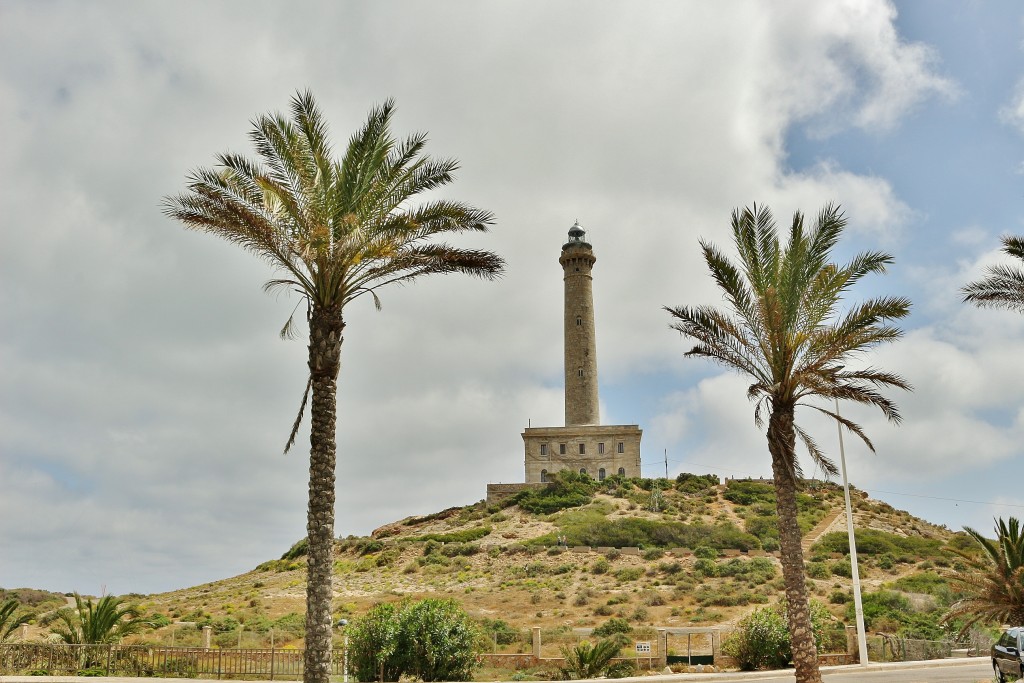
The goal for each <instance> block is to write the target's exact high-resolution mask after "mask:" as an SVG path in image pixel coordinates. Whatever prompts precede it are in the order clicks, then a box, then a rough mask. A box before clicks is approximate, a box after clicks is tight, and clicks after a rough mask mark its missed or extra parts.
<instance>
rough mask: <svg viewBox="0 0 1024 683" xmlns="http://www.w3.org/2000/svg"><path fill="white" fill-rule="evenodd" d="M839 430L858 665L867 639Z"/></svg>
mask: <svg viewBox="0 0 1024 683" xmlns="http://www.w3.org/2000/svg"><path fill="white" fill-rule="evenodd" d="M834 400H835V402H836V415H838V414H839V399H838V398H837V399H834ZM836 428H837V429H838V430H839V461H840V463H842V466H843V496H844V497H845V499H846V534H847V536H848V537H849V539H850V569H851V574H852V575H853V607H854V610H855V611H856V614H857V646H858V649H859V652H860V665H861V666H867V664H868V640H867V635H866V634H865V633H864V605H863V603H861V600H860V572H859V571H857V540H856V538H855V537H854V535H853V506H852V505H850V482H849V480H848V479H847V478H846V449H845V448H843V425H842V424H841V423H839V422H836Z"/></svg>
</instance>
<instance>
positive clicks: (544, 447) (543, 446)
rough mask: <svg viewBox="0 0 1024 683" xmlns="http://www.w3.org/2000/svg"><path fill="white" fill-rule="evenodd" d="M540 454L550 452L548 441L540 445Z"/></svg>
mask: <svg viewBox="0 0 1024 683" xmlns="http://www.w3.org/2000/svg"><path fill="white" fill-rule="evenodd" d="M540 454H541V455H547V454H548V445H547V444H546V443H542V444H541V445H540Z"/></svg>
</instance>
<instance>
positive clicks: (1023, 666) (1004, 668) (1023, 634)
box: [992, 627, 1024, 683]
mask: <svg viewBox="0 0 1024 683" xmlns="http://www.w3.org/2000/svg"><path fill="white" fill-rule="evenodd" d="M1022 640H1024V627H1017V628H1011V629H1009V630H1007V631H1006V633H1004V634H1003V635H1002V637H1000V638H999V640H997V641H996V644H995V645H993V646H992V669H993V670H994V671H995V673H996V680H997V681H999V683H1004V681H1007V680H1009V678H1010V677H1012V678H1021V677H1022V675H1024V642H1022Z"/></svg>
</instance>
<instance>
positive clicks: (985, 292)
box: [960, 237, 1024, 313]
mask: <svg viewBox="0 0 1024 683" xmlns="http://www.w3.org/2000/svg"><path fill="white" fill-rule="evenodd" d="M1002 241H1003V252H1005V253H1006V254H1009V255H1010V256H1012V257H1013V258H1015V259H1018V260H1019V261H1020V262H1021V265H1022V266H1024V237H1003V239H1002ZM985 273H986V277H984V278H982V279H981V280H976V281H974V282H970V283H968V284H967V285H965V286H964V287H963V288H962V289H961V290H960V291H961V292H962V293H963V295H964V301H965V302H970V303H972V304H975V305H976V306H982V307H987V306H992V307H997V308H1008V309H1010V310H1011V311H1018V312H1022V313H1024V267H1018V268H1013V267H1011V266H1004V265H998V266H990V267H988V268H986V269H985Z"/></svg>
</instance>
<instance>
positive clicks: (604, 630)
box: [593, 617, 633, 638]
mask: <svg viewBox="0 0 1024 683" xmlns="http://www.w3.org/2000/svg"><path fill="white" fill-rule="evenodd" d="M632 631H633V627H632V626H630V625H629V622H628V621H626V620H625V619H622V618H620V617H612V618H611V619H609V620H608V621H606V622H604V623H603V624H601V625H600V626H598V627H597V628H595V629H594V631H593V634H594V636H595V637H597V638H607V637H608V636H612V635H615V634H616V633H631V632H632Z"/></svg>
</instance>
